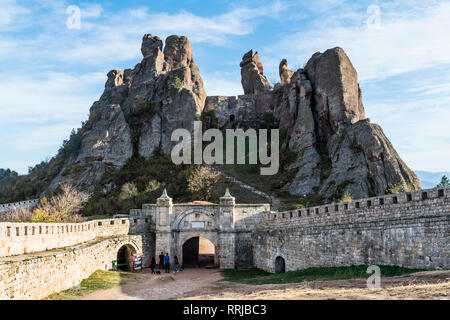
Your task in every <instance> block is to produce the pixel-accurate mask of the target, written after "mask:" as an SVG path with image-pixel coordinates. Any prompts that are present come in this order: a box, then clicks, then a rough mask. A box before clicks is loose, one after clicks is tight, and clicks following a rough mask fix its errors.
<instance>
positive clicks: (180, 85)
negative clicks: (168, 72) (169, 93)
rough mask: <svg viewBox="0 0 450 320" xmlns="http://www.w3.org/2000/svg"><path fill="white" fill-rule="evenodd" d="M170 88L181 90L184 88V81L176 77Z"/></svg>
mask: <svg viewBox="0 0 450 320" xmlns="http://www.w3.org/2000/svg"><path fill="white" fill-rule="evenodd" d="M170 86H171V87H172V88H175V89H177V90H181V89H182V88H183V81H181V79H180V78H179V77H177V76H175V78H174V79H173V81H172V82H171V83H170Z"/></svg>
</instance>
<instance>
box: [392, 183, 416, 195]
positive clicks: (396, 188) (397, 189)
mask: <svg viewBox="0 0 450 320" xmlns="http://www.w3.org/2000/svg"><path fill="white" fill-rule="evenodd" d="M413 189H414V188H413V187H412V186H411V185H409V184H407V183H396V184H390V185H389V186H388V188H387V189H386V194H396V193H403V192H410V191H412V190H413Z"/></svg>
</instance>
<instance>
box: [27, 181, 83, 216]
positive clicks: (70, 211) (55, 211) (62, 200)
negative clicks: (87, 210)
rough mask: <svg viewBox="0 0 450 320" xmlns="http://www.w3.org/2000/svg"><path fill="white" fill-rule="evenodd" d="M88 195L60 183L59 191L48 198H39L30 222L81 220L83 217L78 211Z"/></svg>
mask: <svg viewBox="0 0 450 320" xmlns="http://www.w3.org/2000/svg"><path fill="white" fill-rule="evenodd" d="M89 197H90V194H89V193H86V192H81V191H78V190H77V189H75V188H74V187H72V186H71V185H69V184H65V185H62V186H61V192H59V193H58V194H55V195H53V196H52V197H50V198H49V199H47V198H42V199H41V201H40V203H39V205H38V207H37V208H36V209H35V210H34V215H33V218H32V222H82V221H83V220H84V219H83V217H82V216H81V215H80V214H79V212H80V211H81V209H82V208H83V207H84V205H85V204H86V203H87V202H88V200H89Z"/></svg>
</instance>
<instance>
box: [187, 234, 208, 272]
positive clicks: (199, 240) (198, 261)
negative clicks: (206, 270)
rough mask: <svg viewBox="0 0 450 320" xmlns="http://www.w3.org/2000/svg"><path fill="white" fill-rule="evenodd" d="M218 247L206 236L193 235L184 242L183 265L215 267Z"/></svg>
mask: <svg viewBox="0 0 450 320" xmlns="http://www.w3.org/2000/svg"><path fill="white" fill-rule="evenodd" d="M215 255H216V248H215V246H214V244H213V243H212V242H211V241H210V240H208V239H207V238H204V237H193V238H190V239H189V240H187V241H186V242H185V243H184V244H183V267H184V268H189V267H191V268H192V267H197V268H199V267H200V268H201V267H213V266H215V265H216V261H215Z"/></svg>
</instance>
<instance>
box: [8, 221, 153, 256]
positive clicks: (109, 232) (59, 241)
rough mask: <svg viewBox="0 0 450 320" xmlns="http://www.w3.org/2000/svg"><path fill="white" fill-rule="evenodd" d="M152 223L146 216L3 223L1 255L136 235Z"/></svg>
mask: <svg viewBox="0 0 450 320" xmlns="http://www.w3.org/2000/svg"><path fill="white" fill-rule="evenodd" d="M147 223H149V221H148V219H145V218H142V219H138V218H134V219H128V218H118V219H102V220H92V221H87V222H81V223H11V222H2V223H0V241H1V246H0V257H6V256H13V255H19V254H25V253H31V252H39V251H46V250H50V249H56V248H63V247H67V246H73V245H77V244H79V243H83V242H86V241H89V240H93V239H95V238H97V237H111V236H120V235H128V234H133V233H134V232H135V231H137V230H141V229H144V228H143V227H142V226H141V225H143V224H144V225H145V224H147Z"/></svg>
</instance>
